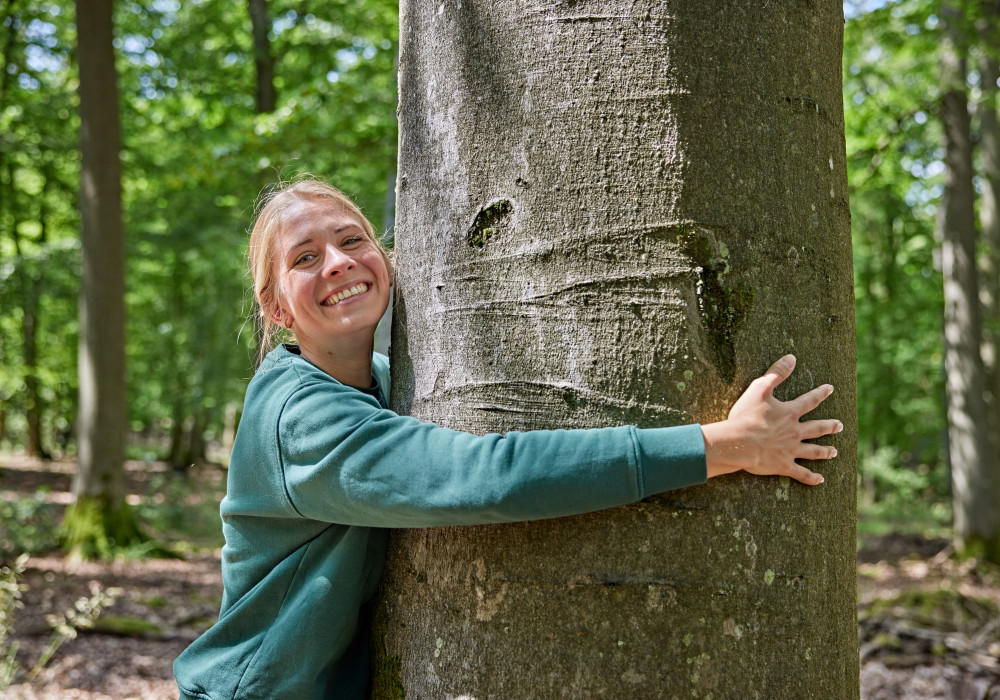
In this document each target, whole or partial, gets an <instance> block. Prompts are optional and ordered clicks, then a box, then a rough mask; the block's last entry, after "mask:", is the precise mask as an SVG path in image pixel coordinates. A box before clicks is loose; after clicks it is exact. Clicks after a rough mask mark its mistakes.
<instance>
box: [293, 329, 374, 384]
mask: <svg viewBox="0 0 1000 700" xmlns="http://www.w3.org/2000/svg"><path fill="white" fill-rule="evenodd" d="M373 348H374V341H373V340H372V339H369V340H368V341H367V342H363V343H354V344H348V345H346V346H343V347H324V348H319V349H317V348H309V347H304V346H301V345H300V346H299V350H300V352H301V353H302V357H304V358H306V359H307V360H309V361H310V362H312V363H313V364H314V365H316V366H317V367H319V368H320V369H321V370H323V371H324V372H326V373H327V374H329V375H330V376H331V377H333V378H334V379H336V380H337V381H338V382H340V383H341V384H347V385H349V386H356V387H361V388H367V387H369V386H371V383H372V351H373Z"/></svg>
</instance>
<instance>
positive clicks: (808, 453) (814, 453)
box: [795, 442, 837, 460]
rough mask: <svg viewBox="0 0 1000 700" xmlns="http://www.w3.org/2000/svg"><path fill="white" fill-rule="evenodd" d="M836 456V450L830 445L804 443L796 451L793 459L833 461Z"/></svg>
mask: <svg viewBox="0 0 1000 700" xmlns="http://www.w3.org/2000/svg"><path fill="white" fill-rule="evenodd" d="M836 456H837V448H836V447H831V446H830V445H816V444H814V443H811V442H804V443H802V445H801V446H800V447H799V449H798V450H797V454H796V455H795V459H813V460H816V459H833V458H834V457H836Z"/></svg>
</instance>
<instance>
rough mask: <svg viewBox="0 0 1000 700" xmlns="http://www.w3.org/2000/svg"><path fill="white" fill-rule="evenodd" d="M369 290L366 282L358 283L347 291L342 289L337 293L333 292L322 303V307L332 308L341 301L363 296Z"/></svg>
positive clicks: (369, 286)
mask: <svg viewBox="0 0 1000 700" xmlns="http://www.w3.org/2000/svg"><path fill="white" fill-rule="evenodd" d="M370 288H371V285H370V284H368V283H367V282H359V283H358V284H355V285H353V286H351V287H349V288H348V289H343V290H341V291H338V292H334V293H333V294H331V295H330V296H329V297H327V298H326V300H325V301H323V302H322V304H323V306H333V305H334V304H337V303H339V302H341V301H344V300H346V299H350V298H351V297H356V296H359V295H361V294H364V293H365V292H367V291H368V290H369V289H370Z"/></svg>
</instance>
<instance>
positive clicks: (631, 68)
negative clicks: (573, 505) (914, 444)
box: [374, 0, 859, 699]
mask: <svg viewBox="0 0 1000 700" xmlns="http://www.w3.org/2000/svg"><path fill="white" fill-rule="evenodd" d="M400 9H401V37H400V42H401V53H400V100H401V104H400V161H399V174H398V177H399V179H398V183H399V184H398V189H399V197H398V204H397V207H398V208H397V212H398V218H397V228H396V248H397V251H398V260H399V267H398V281H397V287H396V292H397V302H396V308H395V323H394V330H393V349H392V350H393V395H392V403H393V405H394V407H395V409H396V410H398V411H400V412H402V413H409V414H411V415H414V416H416V417H418V418H420V419H422V420H427V421H433V422H435V423H438V424H441V425H446V426H449V427H453V428H457V429H461V430H466V431H470V432H474V433H486V432H505V431H508V430H514V429H517V430H525V429H535V428H571V427H594V426H606V425H619V424H628V423H632V424H636V425H639V426H640V427H648V426H667V425H677V424H684V423H691V422H702V423H704V422H710V421H715V420H719V419H722V418H725V416H726V413H727V411H728V408H729V406H730V405H731V404H732V403H733V401H735V399H736V398H737V397H738V396H739V395H740V393H741V392H742V391H743V389H745V387H746V386H747V384H748V383H749V382H750V381H751V380H752V379H753V378H754V377H756V376H758V375H759V374H761V373H762V372H763V371H764V370H765V369H766V368H767V366H768V365H769V364H770V363H771V362H772V361H773V360H775V359H777V358H778V357H779V356H780V355H782V354H783V353H785V352H794V353H795V354H796V355H797V356H798V358H799V367H798V369H797V370H796V372H795V374H794V376H793V377H792V378H791V379H790V380H789V381H788V382H786V385H785V386H783V387H782V388H781V390H780V391H779V395H780V396H781V397H782V398H789V397H791V396H793V395H797V394H798V393H801V392H802V391H805V390H806V389H808V388H811V387H812V386H815V385H817V384H820V383H823V382H830V383H832V384H834V385H835V386H836V387H837V391H836V392H835V393H834V395H833V397H831V399H830V400H829V401H828V402H827V403H826V404H824V406H823V407H822V408H821V409H820V410H818V411H816V415H815V416H814V417H825V416H826V417H829V416H837V417H840V418H843V419H844V422H845V424H847V426H848V427H847V430H846V431H845V432H844V433H842V434H841V435H839V436H837V438H836V439H835V440H834V444H836V445H837V447H838V449H839V451H840V457H838V458H837V460H835V461H833V462H832V463H829V464H823V465H817V466H819V468H820V469H821V470H822V471H823V473H824V474H825V476H826V483H825V484H824V485H823V486H822V487H819V488H816V489H808V488H806V487H803V486H800V485H798V484H795V483H789V481H788V480H787V479H777V478H747V477H744V476H742V475H737V476H731V477H725V478H722V479H718V480H713V483H711V484H710V485H706V486H703V487H697V488H690V489H685V490H682V491H677V492H672V493H668V494H664V495H661V496H657V497H653V498H649V499H647V500H645V501H643V502H641V503H638V504H635V505H631V506H626V507H622V508H617V509H613V510H608V511H604V512H599V513H594V514H588V515H581V516H578V517H573V518H564V519H557V520H548V521H540V522H533V523H522V524H514V525H504V526H482V527H470V528H438V529H427V530H413V531H399V532H396V533H394V535H393V540H392V545H391V547H390V554H389V562H388V564H387V571H386V576H385V579H384V582H383V588H382V591H381V598H380V601H379V605H378V609H377V612H376V623H375V648H376V658H375V662H374V673H375V678H374V682H375V691H374V696H375V697H378V698H386V697H402V696H403V695H404V694H405V697H407V698H447V697H469V698H480V699H482V698H597V697H607V698H611V697H631V698H670V697H678V698H692V697H697V698H772V697H816V698H856V697H857V696H858V692H859V691H858V648H857V626H856V599H855V565H854V550H855V503H856V495H857V491H856V480H855V470H856V449H855V444H856V430H855V427H854V425H853V416H854V414H855V381H854V373H855V349H854V348H855V346H854V320H853V319H854V316H853V283H852V269H851V245H850V232H849V216H850V214H849V209H848V202H847V179H846V166H845V157H844V140H843V132H844V124H843V106H842V96H841V73H840V71H841V51H842V26H843V15H842V8H841V5H840V4H839V3H838V2H834V1H833V0H823V1H822V2H813V3H802V2H791V1H772V2H770V3H742V2H740V3H731V2H725V3H701V2H693V1H690V0H688V1H669V2H662V1H661V0H638V1H631V0H630V1H629V2H624V1H622V0H617V1H613V2H609V1H607V0H601V1H600V2H597V1H596V0H590V1H588V0H584V1H580V2H544V3H543V2H520V3H509V2H499V1H497V2H491V1H489V0H472V1H469V0H462V1H461V2H455V1H450V0H446V1H445V2H440V1H439V0H436V1H435V2H427V1H426V0H404V2H403V3H402V4H401V8H400ZM538 466H539V469H545V465H544V464H540V465H538Z"/></svg>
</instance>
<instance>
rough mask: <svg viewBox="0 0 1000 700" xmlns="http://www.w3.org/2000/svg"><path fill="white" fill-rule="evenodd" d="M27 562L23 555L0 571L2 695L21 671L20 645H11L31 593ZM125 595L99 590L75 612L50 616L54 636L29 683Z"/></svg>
mask: <svg viewBox="0 0 1000 700" xmlns="http://www.w3.org/2000/svg"><path fill="white" fill-rule="evenodd" d="M27 562H28V555H27V554H22V555H21V556H19V557H18V558H17V559H16V560H15V561H14V564H13V566H4V567H3V568H0V695H2V694H3V693H4V692H6V690H7V688H8V687H10V685H11V684H12V683H13V682H14V679H15V677H16V676H17V674H18V672H20V671H21V667H20V665H19V664H18V663H17V660H16V658H15V657H16V656H17V648H18V645H17V642H12V641H10V637H11V636H12V635H13V633H14V613H15V611H16V610H18V609H19V608H21V607H23V603H22V602H21V595H22V593H23V592H24V591H25V590H27V586H26V585H25V584H23V583H21V581H20V578H21V576H22V575H23V574H24V569H25V566H26V565H27ZM121 593H122V591H121V589H120V588H108V589H105V590H102V589H96V590H94V591H92V593H91V595H90V597H83V598H80V599H79V600H77V601H76V604H75V605H74V606H73V608H71V609H70V610H67V611H66V612H64V613H62V614H61V615H47V616H46V620H47V621H48V623H49V626H50V627H52V636H51V637H49V641H48V643H47V644H46V645H45V648H44V649H43V650H42V653H41V655H39V657H38V661H37V662H36V663H35V665H34V666H32V668H31V670H30V671H29V672H28V681H29V682H30V681H32V680H34V679H35V678H36V677H37V676H38V674H39V673H41V672H42V669H44V668H45V666H46V665H47V664H48V663H49V661H51V660H52V656H53V655H54V654H55V653H56V651H57V650H58V649H59V647H60V646H62V643H63V642H65V641H66V640H67V639H75V638H76V635H77V630H80V629H89V628H92V627H93V626H94V624H95V623H96V622H97V619H98V618H99V617H100V615H101V612H103V611H104V610H105V609H106V608H108V607H110V606H112V605H114V603H115V600H116V599H117V598H118V596H119V595H121Z"/></svg>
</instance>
